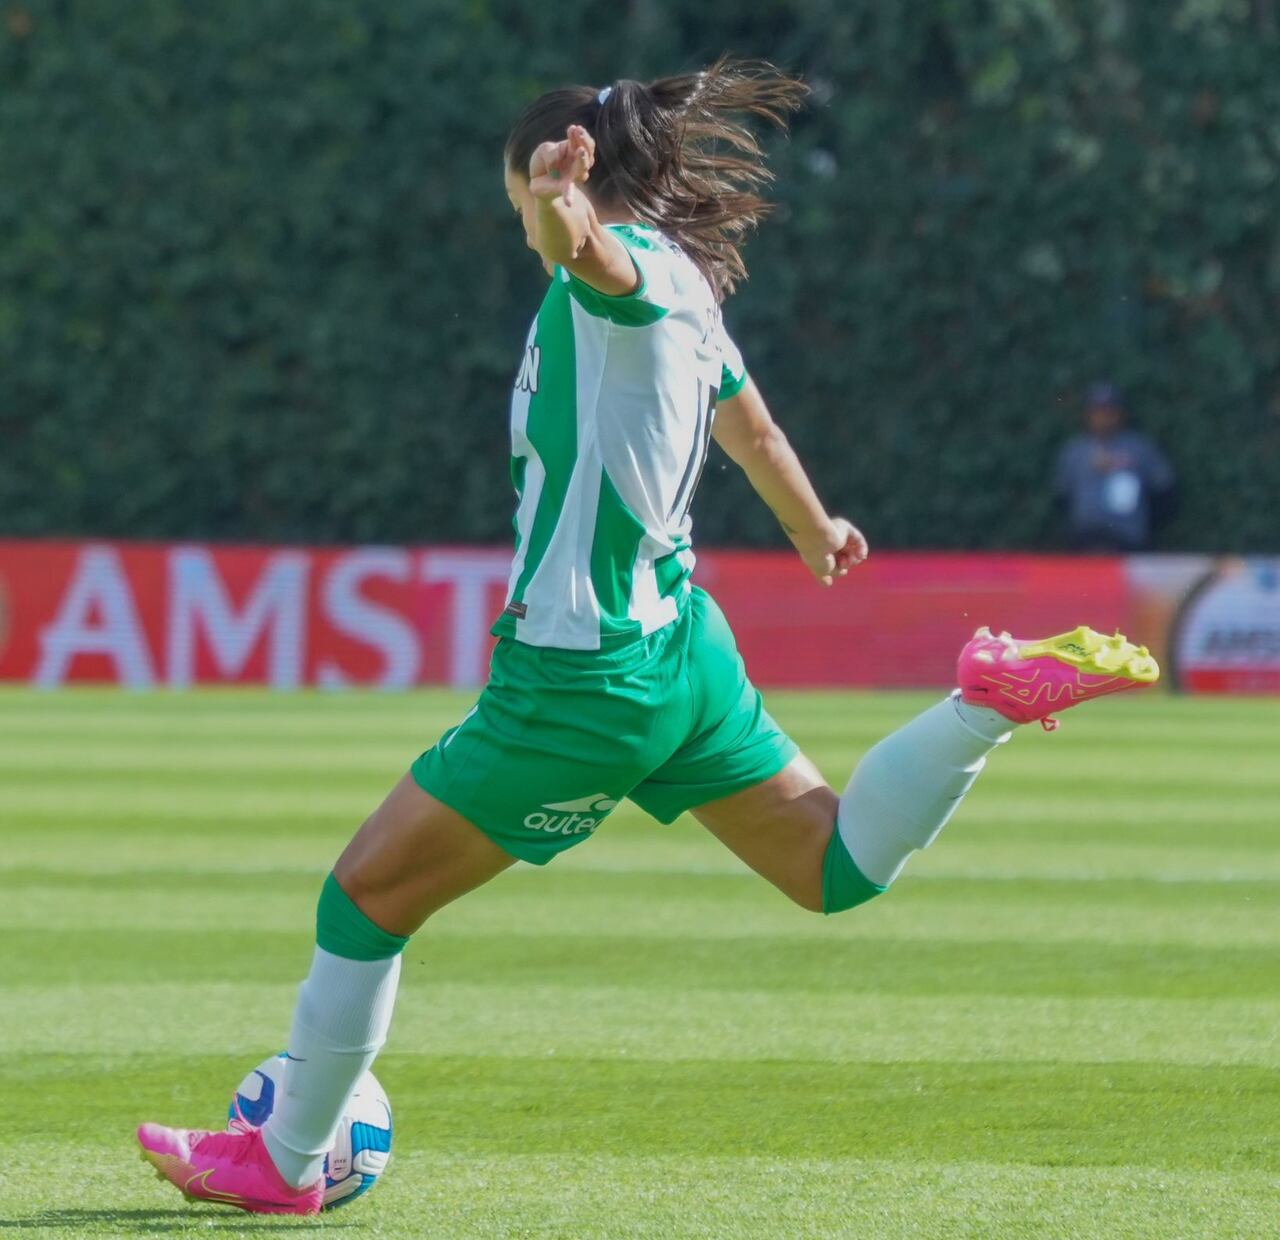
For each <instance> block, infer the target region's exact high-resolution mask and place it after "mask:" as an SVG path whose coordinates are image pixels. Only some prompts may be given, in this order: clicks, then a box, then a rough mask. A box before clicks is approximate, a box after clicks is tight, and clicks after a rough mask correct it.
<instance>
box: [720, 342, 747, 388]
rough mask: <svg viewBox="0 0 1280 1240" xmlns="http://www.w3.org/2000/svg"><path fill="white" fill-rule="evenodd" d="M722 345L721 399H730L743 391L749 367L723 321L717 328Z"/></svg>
mask: <svg viewBox="0 0 1280 1240" xmlns="http://www.w3.org/2000/svg"><path fill="white" fill-rule="evenodd" d="M716 331H717V333H718V344H719V346H720V358H721V361H720V392H719V399H720V400H728V399H729V398H730V397H732V396H737V394H738V393H739V392H741V391H742V388H743V385H744V384H745V383H746V381H747V367H746V364H745V363H744V362H743V360H742V353H741V351H740V350H739V349H738V346H737V345H736V344H734V343H733V338H732V337H731V336H730V335H729V333H728V332H727V331H725V327H724V324H723V323H721V324H720V325H719V326H718V327H717V329H716Z"/></svg>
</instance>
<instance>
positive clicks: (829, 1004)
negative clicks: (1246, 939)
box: [0, 979, 1280, 1068]
mask: <svg viewBox="0 0 1280 1240" xmlns="http://www.w3.org/2000/svg"><path fill="white" fill-rule="evenodd" d="M854 987H856V979H850V986H849V988H846V987H845V986H844V985H842V984H839V983H835V984H833V985H832V986H831V988H830V989H828V990H826V991H822V992H812V991H810V992H805V994H804V998H803V1000H801V999H799V998H791V999H789V1000H787V1001H785V1002H780V1000H779V996H778V993H777V992H776V991H768V990H759V991H723V990H719V991H718V990H710V989H707V990H703V989H701V988H699V987H681V988H678V989H677V988H672V989H670V990H668V991H655V990H653V989H651V988H643V987H642V988H635V989H628V988H625V987H621V986H592V987H575V986H567V985H562V984H555V983H545V984H541V985H531V984H529V983H527V982H522V983H519V984H503V985H490V984H488V983H486V982H484V981H483V980H481V981H477V982H472V983H437V982H434V981H431V980H424V981H423V982H422V983H421V984H419V985H417V986H413V987H407V988H406V989H405V990H404V991H403V992H402V994H401V996H400V1000H399V1006H398V1016H397V1021H398V1024H397V1031H396V1049H398V1050H409V1049H411V1050H415V1051H419V1052H425V1053H430V1054H448V1055H502V1054H509V1053H511V1052H512V1051H513V1050H518V1051H519V1052H520V1053H521V1054H523V1055H528V1056H532V1057H537V1056H539V1055H566V1056H568V1057H569V1058H571V1059H572V1058H580V1057H596V1058H611V1057H614V1056H637V1055H638V1056H642V1057H647V1058H671V1059H687V1058H691V1057H692V1058H715V1059H742V1060H753V1061H755V1060H769V1059H790V1058H800V1059H824V1060H828V1061H831V1062H849V1061H854V1060H885V1061H896V1060H915V1059H928V1060H934V1061H938V1062H945V1061H947V1060H950V1059H964V1060H970V1059H981V1060H989V1061H992V1062H999V1061H1001V1060H1003V1059H1010V1060H1027V1061H1041V1062H1043V1061H1058V1060H1068V1061H1075V1062H1079V1063H1109V1062H1113V1061H1119V1060H1136V1061H1149V1062H1152V1063H1171V1064H1200V1065H1230V1064H1240V1065H1251V1066H1265V1067H1272V1068H1277V1067H1280V1044H1278V1043H1277V1038H1276V1028H1277V1026H1278V1025H1280V1001H1277V1000H1254V999H1212V1000H1210V999H1144V998H1134V997H1132V996H1126V997H1123V998H1117V999H1113V998H1060V997H1028V996H1025V995H1021V996H989V995H935V996H916V995H888V994H878V993H875V992H869V993H863V992H860V991H858V990H857V989H856V988H854ZM296 995H297V987H296V985H295V984H293V983H272V984H264V983H259V982H256V981H250V980H246V981H245V982H243V983H240V984H235V983H225V982H217V983H213V982H211V983H201V982H184V983H176V982H161V983H156V984H153V985H148V984H144V983H136V982H129V983H119V984H116V983H95V984H92V985H81V984H78V983H73V984H69V985H63V986H39V985H35V986H21V985H14V986H9V987H6V996H5V997H6V1009H7V1011H6V1016H7V1020H6V1023H5V1025H4V1026H3V1027H0V1053H3V1054H30V1053H34V1052H41V1051H43V1052H47V1053H55V1052H56V1053H81V1054H95V1053H104V1052H106V1053H112V1054H123V1053H128V1052H130V1051H135V1052H139V1053H143V1052H145V1053H156V1052H164V1051H166V1050H167V1049H168V1048H169V1047H170V1046H171V1044H172V1037H173V1031H174V1030H175V1029H181V1030H182V1045H183V1046H184V1047H186V1048H187V1049H188V1050H189V1051H190V1052H191V1053H192V1054H212V1053H216V1052H225V1051H228V1050H231V1051H236V1052H238V1053H240V1054H243V1055H245V1056H246V1057H247V1058H251V1057H252V1056H253V1055H255V1054H259V1055H261V1054H265V1053H267V1052H269V1051H271V1050H272V1049H273V1045H274V1044H275V1043H277V1042H278V1041H279V1039H280V1038H282V1037H283V1036H284V1035H285V1033H286V1031H287V1029H288V1022H289V1016H290V1013H291V1011H292V1008H293V1002H294V999H295V997H296ZM87 1011H88V1012H92V1013H93V1019H92V1020H91V1021H86V1020H85V1013H86V1012H87ZM276 1049H278V1047H276Z"/></svg>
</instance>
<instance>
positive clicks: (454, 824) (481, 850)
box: [334, 775, 516, 934]
mask: <svg viewBox="0 0 1280 1240" xmlns="http://www.w3.org/2000/svg"><path fill="white" fill-rule="evenodd" d="M515 860H516V859H515V857H513V856H512V855H511V854H510V853H508V852H506V851H504V850H503V849H501V848H499V847H498V845H497V844H495V843H494V842H493V841H492V840H491V839H489V837H488V836H487V835H485V834H484V832H483V831H480V830H479V829H478V828H477V827H475V826H473V825H472V824H471V823H470V822H468V821H467V820H466V819H465V818H464V817H463V816H462V815H461V814H459V813H458V812H457V811H456V810H452V809H450V808H449V806H447V805H445V804H444V802H443V801H439V800H437V799H436V798H435V797H433V796H432V795H431V794H430V793H429V792H424V791H423V790H422V789H421V788H420V787H419V786H418V784H417V783H416V781H415V780H414V779H413V778H412V776H409V775H405V776H404V777H403V778H402V779H401V780H400V782H399V783H398V784H396V786H395V787H394V788H393V789H392V790H391V792H390V794H389V795H388V796H387V799H386V800H385V801H383V802H382V804H381V805H380V806H379V807H378V808H377V809H376V810H375V811H374V812H373V814H372V815H371V816H370V817H369V819H368V820H367V821H366V822H365V824H364V825H363V826H362V827H361V828H360V830H359V831H357V832H356V835H355V838H354V839H352V841H351V843H350V844H348V845H347V847H346V849H345V851H344V852H343V854H342V856H341V857H340V858H339V859H338V863H337V865H336V866H334V875H335V876H336V877H337V880H338V882H339V884H340V885H341V887H342V889H343V891H345V892H346V893H347V895H348V896H350V897H351V899H352V900H353V901H354V902H355V904H356V905H357V907H358V908H359V909H360V910H361V912H363V913H364V914H365V916H366V917H368V918H370V919H371V920H372V921H373V922H375V923H376V924H377V925H379V926H381V927H382V928H383V929H384V930H387V931H390V932H391V933H392V934H412V933H413V932H414V931H415V930H417V929H418V927H419V926H420V925H422V923H423V922H424V921H425V920H426V919H427V918H428V917H430V916H431V914H432V913H434V912H436V911H437V910H438V909H441V908H443V907H444V906H445V905H446V904H448V903H449V902H450V901H452V900H456V899H457V898H458V897H459V896H460V895H464V894H465V893H466V892H468V891H471V890H472V889H473V888H475V887H479V886H480V885H481V884H482V883H485V882H488V880H489V879H491V878H493V877H494V875H496V874H500V873H501V872H502V871H503V870H505V869H506V868H507V867H508V866H510V865H514V864H515Z"/></svg>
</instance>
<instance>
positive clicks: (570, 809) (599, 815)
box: [524, 792, 618, 835]
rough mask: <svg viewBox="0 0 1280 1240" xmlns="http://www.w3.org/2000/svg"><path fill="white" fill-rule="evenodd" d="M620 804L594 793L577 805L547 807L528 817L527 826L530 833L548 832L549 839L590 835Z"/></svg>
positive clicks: (574, 803) (556, 803) (553, 804)
mask: <svg viewBox="0 0 1280 1240" xmlns="http://www.w3.org/2000/svg"><path fill="white" fill-rule="evenodd" d="M617 804H618V802H617V801H616V800H615V799H614V798H613V797H609V796H605V794H604V793H603V792H594V793H592V794H591V796H587V797H578V798H577V799H576V800H573V801H555V802H552V803H551V804H549V805H544V806H543V807H542V808H541V809H540V810H535V811H534V812H533V813H532V814H528V815H526V817H525V820H524V825H525V826H526V827H528V829H529V830H530V831H545V832H546V833H547V834H548V835H589V834H590V833H591V832H592V831H594V830H595V829H596V828H597V827H598V826H599V825H600V823H601V822H602V821H603V820H604V817H605V815H606V814H607V813H608V812H609V811H610V810H611V809H613V808H614V807H615V806H616V805H617Z"/></svg>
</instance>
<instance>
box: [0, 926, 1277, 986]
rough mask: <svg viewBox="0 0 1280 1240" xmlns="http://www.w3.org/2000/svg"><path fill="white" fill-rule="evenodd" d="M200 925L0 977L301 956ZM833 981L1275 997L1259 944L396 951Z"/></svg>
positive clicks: (277, 938) (210, 975)
mask: <svg viewBox="0 0 1280 1240" xmlns="http://www.w3.org/2000/svg"><path fill="white" fill-rule="evenodd" d="M205 938H206V936H205V935H204V933H203V932H202V931H194V930H171V931H170V932H168V933H167V934H165V935H164V936H163V937H160V936H157V935H155V934H152V933H149V932H146V931H138V930H101V931H99V932H98V933H96V934H95V935H94V936H93V937H92V939H91V940H86V936H85V935H84V934H83V933H82V932H79V931H74V930H29V931H21V930H19V931H10V932H9V933H7V934H6V935H5V936H4V937H3V939H0V984H4V985H22V986H63V985H66V984H67V983H71V982H80V983H84V984H87V985H96V984H101V983H106V982H134V981H144V982H148V983H155V982H166V981H173V982H188V981H190V980H191V964H190V962H191V961H192V960H194V959H200V960H201V976H202V979H203V980H205V981H208V982H236V981H238V980H240V979H241V978H243V976H244V969H245V964H244V962H245V961H249V960H251V961H252V962H253V977H254V980H255V981H256V982H288V981H293V980H298V979H299V978H300V977H301V975H302V974H303V972H305V970H306V967H307V962H308V961H309V959H310V956H311V947H312V938H311V935H310V933H309V931H307V930H304V929H299V930H298V931H296V932H263V931H243V930H234V929H227V930H224V931H222V932H221V933H220V934H219V948H220V951H219V954H218V956H216V957H210V956H209V954H208V953H207V951H206V950H205ZM833 978H848V979H850V980H851V983H852V984H853V985H856V987H857V989H858V990H859V991H863V992H867V993H876V994H897V995H962V994H987V995H1010V996H1026V995H1056V996H1063V997H1073V996H1079V997H1095V998H1097V997H1123V996H1131V997H1141V998H1166V999H1177V998H1185V999H1210V998H1213V999H1218V998H1235V999H1263V998H1267V999H1280V971H1278V970H1277V969H1276V960H1275V954H1274V952H1272V951H1271V950H1270V949H1262V948H1254V949H1245V948H1231V949H1220V948H1219V949H1214V948H1186V947H1177V948H1171V947H1139V946H1129V945H1120V944H1097V943H1083V944H1081V943H1055V944H1038V943H1014V942H1007V941H997V942H987V943H982V942H969V943H948V942H939V943H925V944H922V943H918V942H894V941H891V940H890V941H881V942H878V943H876V944H875V945H874V947H873V948H868V946H867V945H866V944H864V943H857V942H848V941H836V942H831V943H828V944H825V945H823V946H822V947H821V948H820V949H815V948H814V946H813V944H812V943H808V942H804V941H796V940H780V941H774V940H769V939H760V938H737V939H722V940H705V939H703V940H684V941H676V940H671V939H661V938H654V937H649V936H641V935H635V936H626V937H614V938H599V937H593V938H590V939H573V938H567V937H566V936H565V935H563V934H549V935H529V936H527V937H526V938H524V939H522V940H521V942H520V944H519V947H518V949H517V948H513V945H512V942H511V939H510V937H509V936H506V935H481V934H476V935H467V936H465V937H463V936H453V937H449V938H443V937H439V938H438V937H434V936H432V935H431V934H429V933H427V934H422V935H420V936H418V938H417V939H415V940H414V942H413V943H412V944H411V945H410V947H409V949H408V951H407V953H406V956H405V982H406V985H409V984H412V985H417V984H419V982H421V983H422V984H425V985H435V984H438V983H443V982H462V983H468V982H474V981H475V980H476V979H483V980H484V983H485V984H486V985H488V986H493V987H501V986H505V985H508V984H516V985H525V984H528V985H536V984H541V983H544V982H550V983H554V984H556V985H564V986H574V987H579V988H583V989H589V988H591V987H598V986H622V987H625V988H626V989H654V990H669V989H671V988H673V987H689V988H691V989H696V990H700V991H708V990H710V991H722V990H723V991H796V992H802V993H803V992H812V993H821V992H823V991H826V990H828V989H830V987H831V984H832V979H833Z"/></svg>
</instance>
